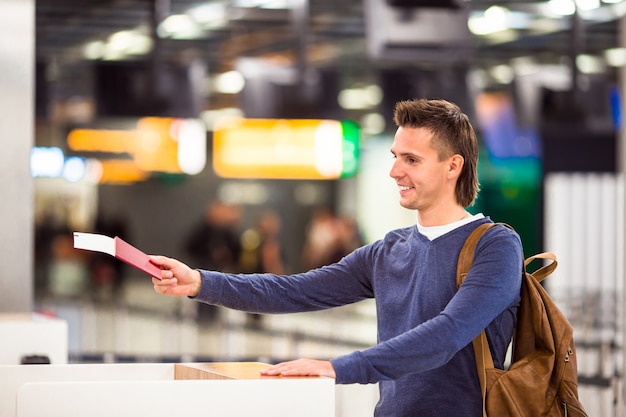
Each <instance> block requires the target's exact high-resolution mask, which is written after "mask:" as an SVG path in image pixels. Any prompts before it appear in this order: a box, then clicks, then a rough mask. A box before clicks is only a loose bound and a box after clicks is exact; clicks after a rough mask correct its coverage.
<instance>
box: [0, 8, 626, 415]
mask: <svg viewBox="0 0 626 417" xmlns="http://www.w3.org/2000/svg"><path fill="white" fill-rule="evenodd" d="M625 14H626V2H623V1H621V0H611V1H608V0H602V1H600V0H576V1H573V0H550V1H536V0H503V1H486V0H465V1H463V0H456V1H455V0H440V1H434V0H386V1H385V0H342V1H330V0H230V1H228V0H223V1H199V0H25V1H19V0H0V15H2V16H3V17H2V18H0V21H2V22H3V23H4V25H0V26H4V29H2V30H0V37H1V38H2V40H0V53H2V54H3V55H2V56H3V58H2V60H0V61H2V62H0V74H3V75H0V77H1V78H0V89H1V90H0V91H2V93H3V94H2V96H3V97H4V98H0V108H2V110H3V111H4V114H5V117H6V119H5V122H4V123H3V125H4V127H0V143H2V147H3V149H4V150H5V152H3V153H2V154H3V155H0V158H1V159H0V165H2V168H1V171H0V172H1V174H2V178H0V189H1V190H2V192H3V195H4V196H6V198H5V202H3V203H2V208H0V218H1V220H0V230H2V232H1V235H2V242H1V243H0V249H2V251H0V252H2V253H3V255H0V263H1V264H3V265H10V266H8V267H7V268H8V269H7V270H5V271H4V272H0V288H1V289H2V291H1V294H2V295H0V311H3V312H9V313H11V312H15V311H18V312H24V311H26V312H31V311H33V312H37V313H38V314H43V315H45V316H47V317H54V318H59V319H62V320H65V321H66V322H67V323H68V337H69V343H68V361H69V362H71V363H82V362H122V361H128V362H146V361H170V362H177V361H204V360H262V361H267V362H273V361H278V360H285V359H291V358H295V357H299V356H310V357H319V358H328V357H333V356H336V355H339V354H342V353H346V352H349V351H352V350H354V349H362V348H366V347H367V346H370V345H372V344H374V343H375V342H376V323H375V312H374V309H373V304H372V303H370V302H364V303H359V304H357V305H353V306H346V307H343V308H339V309H334V310H332V311H326V312H318V313H307V314H297V315H292V316H259V315H251V314H246V313H238V312H232V311H226V310H222V309H219V308H214V307H208V306H203V305H198V304H196V303H193V302H191V301H189V300H186V299H182V300H180V299H169V298H165V297H160V296H157V295H156V294H154V293H153V290H152V287H151V283H150V281H149V278H148V277H146V276H144V275H142V274H141V273H139V272H138V271H136V270H134V269H131V268H130V267H127V266H126V265H124V264H122V263H121V262H119V261H116V260H115V259H113V258H111V257H109V256H108V255H101V254H96V253H87V252H83V251H78V250H75V249H73V247H72V244H73V242H72V231H83V232H96V233H103V234H106V235H109V236H120V237H121V238H123V239H125V240H126V241H128V242H130V243H132V244H133V245H135V246H137V247H139V248H141V249H142V250H143V251H145V252H147V253H154V254H164V255H167V256H172V257H176V258H178V259H180V260H182V261H184V262H187V263H188V264H189V265H191V266H193V267H199V268H215V269H220V270H228V271H244V272H263V271H270V272H277V273H283V272H284V273H293V272H300V271H304V270H307V269H309V268H313V267H317V266H321V265H324V264H326V263H329V262H332V261H334V260H337V259H340V258H341V257H342V256H343V255H345V254H347V253H349V252H350V251H352V250H353V249H355V248H356V247H358V246H360V245H363V244H365V243H369V242H372V241H374V240H376V239H379V238H381V237H382V236H384V234H385V232H386V231H388V230H390V229H392V228H396V227H403V226H407V225H411V224H414V223H415V221H416V216H415V213H413V212H409V211H407V210H404V209H403V208H401V207H400V206H399V204H398V196H397V189H396V186H395V184H394V182H393V180H391V178H389V176H388V172H389V168H390V166H391V163H392V158H391V154H390V152H389V147H390V145H391V142H392V140H393V134H394V131H395V129H394V125H393V122H392V111H393V106H394V104H395V103H396V102H397V101H399V100H403V99H409V98H416V97H426V98H443V99H447V100H450V101H453V102H455V103H457V104H458V105H459V106H460V107H461V108H462V109H463V110H464V111H465V112H466V113H467V114H468V115H469V116H470V118H471V119H472V122H473V124H474V126H475V129H476V131H477V134H478V136H479V142H480V148H481V155H480V165H479V173H480V182H481V193H480V196H479V199H478V200H477V202H476V203H475V205H474V206H472V207H471V208H470V211H472V212H474V213H476V212H483V213H485V214H486V215H489V216H491V218H492V219H493V220H495V221H502V222H506V223H509V224H511V225H512V226H514V227H515V228H516V229H517V231H518V232H519V233H520V235H521V236H522V239H523V242H524V250H525V253H526V256H529V255H531V254H533V253H536V252H539V251H544V250H549V251H553V252H555V253H556V254H557V257H558V258H559V268H558V270H557V272H556V273H555V274H554V275H553V276H552V277H551V278H550V279H549V280H548V281H549V282H548V283H547V284H546V286H547V287H548V289H549V291H550V293H551V294H552V296H553V297H554V298H555V299H556V300H557V301H558V303H559V305H560V306H561V307H562V309H563V310H564V312H565V313H566V314H567V315H568V318H569V319H570V321H571V322H572V324H573V325H574V327H575V331H576V333H575V337H576V343H577V349H578V352H579V357H578V361H579V363H578V366H579V371H580V384H581V396H582V399H583V404H585V405H586V406H587V407H588V410H587V411H588V413H589V415H594V416H614V415H615V416H616V415H623V392H622V390H623V371H624V369H623V366H624V349H623V327H624V317H623V314H624V313H623V305H624V294H623V288H624V286H623V281H624V268H623V259H624V246H623V235H624V221H623V220H624V214H623V203H624V194H623V180H622V176H621V170H622V162H623V160H624V157H623V156H622V149H623V147H622V145H621V130H622V114H623V110H622V91H623V86H622V75H623V69H624V65H625V64H626V48H625V46H626V44H625V42H624V38H623V21H624V15H625ZM16 137H19V138H20V140H15V138H16ZM25 231H27V233H25ZM16 278H19V282H20V283H21V284H20V285H19V286H16V285H15V279H16ZM372 388H373V389H372ZM349 389H350V388H346V392H347V391H348V390H349ZM358 389H360V390H362V391H358V392H359V396H360V397H359V398H360V399H359V401H361V402H359V405H358V406H357V405H355V403H354V401H353V400H352V401H351V400H350V398H348V397H346V399H345V400H340V401H339V402H338V415H344V416H349V415H368V414H371V407H372V405H373V404H374V403H375V400H376V398H375V397H376V392H375V387H359V388H358ZM353 395H354V394H353ZM340 398H343V397H340ZM363 398H367V399H369V400H371V401H364V402H363Z"/></svg>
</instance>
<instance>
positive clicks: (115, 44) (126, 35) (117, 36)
mask: <svg viewBox="0 0 626 417" xmlns="http://www.w3.org/2000/svg"><path fill="white" fill-rule="evenodd" d="M132 38H133V33H132V32H131V31H130V30H122V31H120V32H115V33H114V34H112V35H111V36H109V39H108V42H107V44H108V47H109V48H112V49H115V50H119V51H125V50H126V49H128V48H129V47H130V45H131V43H132Z"/></svg>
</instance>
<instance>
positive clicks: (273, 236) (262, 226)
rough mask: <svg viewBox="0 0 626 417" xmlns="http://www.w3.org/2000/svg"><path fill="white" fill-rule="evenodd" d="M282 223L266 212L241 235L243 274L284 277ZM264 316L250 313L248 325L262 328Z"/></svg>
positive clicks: (272, 214)
mask: <svg viewBox="0 0 626 417" xmlns="http://www.w3.org/2000/svg"><path fill="white" fill-rule="evenodd" d="M281 227H282V221H281V219H280V217H279V216H278V213H276V212H275V211H273V210H266V211H264V212H263V213H261V215H260V216H259V218H258V219H257V221H256V224H255V225H254V226H253V227H251V228H249V229H247V230H246V231H245V232H243V234H242V235H241V248H242V251H241V258H240V262H239V265H240V267H241V272H243V273H257V272H261V273H263V272H269V273H271V274H275V275H283V274H285V273H286V271H287V268H286V266H285V262H284V253H283V247H282V244H281V242H280V230H281ZM262 318H263V317H262V315H260V314H254V313H249V314H248V323H249V324H250V325H251V326H252V327H260V326H261V321H262Z"/></svg>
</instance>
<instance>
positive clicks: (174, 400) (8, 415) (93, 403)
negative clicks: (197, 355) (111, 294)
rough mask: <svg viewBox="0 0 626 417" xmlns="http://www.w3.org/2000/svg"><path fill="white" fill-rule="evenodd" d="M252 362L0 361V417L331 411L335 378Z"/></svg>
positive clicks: (235, 416) (323, 415)
mask: <svg viewBox="0 0 626 417" xmlns="http://www.w3.org/2000/svg"><path fill="white" fill-rule="evenodd" d="M267 367H269V365H266V364H262V363H257V362H215V363H184V364H75V365H4V366H0V417H84V416H87V415H88V416H92V417H97V416H103V417H104V416H116V417H136V416H138V415H149V416H150V417H161V416H163V417H165V416H168V417H170V416H172V415H185V416H228V417H250V416H271V417H293V416H299V417H331V416H334V411H335V382H334V380H333V379H330V378H320V377H297V378H291V377H289V378H286V377H262V376H261V375H260V371H261V369H265V368H267Z"/></svg>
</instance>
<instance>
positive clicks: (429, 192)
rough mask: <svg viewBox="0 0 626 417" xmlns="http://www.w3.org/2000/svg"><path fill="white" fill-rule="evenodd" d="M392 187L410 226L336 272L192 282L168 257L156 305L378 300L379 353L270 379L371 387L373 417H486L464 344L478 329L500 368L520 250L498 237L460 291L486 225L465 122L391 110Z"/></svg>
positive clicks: (419, 110)
mask: <svg viewBox="0 0 626 417" xmlns="http://www.w3.org/2000/svg"><path fill="white" fill-rule="evenodd" d="M394 121H395V123H396V125H397V126H398V129H397V131H396V134H395V138H394V142H393V145H392V147H391V153H392V154H393V157H394V158H395V161H394V163H393V166H392V168H391V172H390V176H391V177H392V178H393V179H394V180H395V181H396V183H397V185H398V189H399V193H400V204H401V205H402V206H403V207H405V208H408V209H412V210H416V212H417V225H416V226H411V227H407V228H403V229H398V230H393V231H391V232H389V233H388V234H387V235H386V236H385V237H384V238H383V239H382V240H379V241H376V242H374V243H371V244H368V245H365V246H363V247H361V248H359V249H357V250H355V251H354V252H352V253H351V254H349V255H347V256H346V257H344V258H343V259H342V260H341V261H339V262H337V263H335V264H332V265H329V266H325V267H323V268H319V269H314V270H311V271H309V272H306V273H302V274H295V275H291V276H276V275H268V274H253V275H236V274H222V273H219V272H213V271H204V270H192V269H190V268H189V267H188V266H186V265H184V264H182V263H180V262H178V261H176V260H173V259H170V258H165V257H160V256H155V257H153V260H154V263H155V264H157V265H159V266H161V268H162V269H163V272H162V277H163V280H162V281H158V280H153V283H154V286H155V290H156V291H157V292H159V293H161V294H166V295H178V296H190V297H194V298H195V299H197V300H199V301H203V302H206V303H211V304H218V305H222V306H226V307H230V308H235V309H240V310H246V311H253V312H261V313H286V312H302V311H310V310H318V309H324V308H331V307H335V306H340V305H345V304H349V303H354V302H357V301H359V300H363V299H366V298H372V297H373V298H375V299H376V309H377V321H378V338H379V343H378V344H377V345H376V346H373V347H371V348H368V349H365V350H363V351H356V352H353V353H350V354H347V355H343V356H339V357H337V358H334V359H331V360H330V361H326V360H314V359H298V360H295V361H289V362H284V363H279V364H277V365H274V366H273V367H271V368H270V369H269V370H267V371H266V372H265V373H266V374H267V375H283V376H295V375H322V376H327V377H331V378H335V381H336V383H338V384H351V383H359V384H368V383H376V382H378V383H379V389H380V400H379V402H378V404H377V406H376V410H375V415H376V416H380V417H400V416H420V417H444V416H455V417H458V416H470V417H479V416H482V399H481V394H480V385H479V381H478V377H477V373H476V364H475V360H474V352H473V348H472V345H471V341H472V339H474V337H476V336H477V335H478V334H479V333H480V332H481V331H482V330H483V329H485V328H487V335H488V339H489V343H490V347H491V351H492V354H493V356H494V363H495V365H496V366H498V367H500V368H502V366H503V362H504V356H505V352H506V349H507V346H508V344H509V342H510V339H511V337H512V334H513V329H514V326H515V321H516V313H517V307H518V304H519V289H520V285H521V271H522V262H523V255H522V246H521V242H520V239H519V236H518V235H517V234H516V233H515V232H513V231H511V230H510V229H508V228H505V227H495V228H493V229H491V230H490V231H488V232H487V233H486V234H485V235H484V236H483V238H482V239H481V240H480V242H479V243H478V246H477V248H476V252H475V260H474V264H473V267H472V269H471V270H470V272H469V274H468V276H467V277H466V279H465V281H464V283H463V285H462V286H461V288H460V289H459V290H458V291H457V289H456V283H455V282H456V281H455V274H456V262H457V259H458V254H459V251H460V249H461V247H462V245H463V243H464V242H465V239H466V238H467V237H468V235H469V234H470V233H471V232H472V231H473V230H474V229H475V228H476V227H477V226H478V225H480V224H482V223H485V222H491V220H490V219H489V218H488V217H485V216H483V215H482V214H478V215H474V216H472V215H470V214H469V213H468V212H467V211H466V210H465V209H466V207H468V206H470V205H471V204H472V203H473V202H474V199H475V198H476V195H477V193H478V188H479V186H478V180H477V172H476V166H477V162H478V145H477V140H476V136H475V133H474V130H473V128H472V126H471V124H470V122H469V119H468V118H467V116H466V115H465V114H463V113H462V112H461V110H460V109H459V108H458V107H457V106H456V105H454V104H452V103H449V102H446V101H443V100H425V99H420V100H411V101H403V102H399V103H398V104H397V105H396V108H395V114H394Z"/></svg>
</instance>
